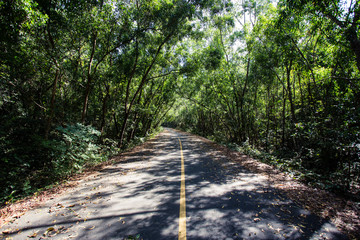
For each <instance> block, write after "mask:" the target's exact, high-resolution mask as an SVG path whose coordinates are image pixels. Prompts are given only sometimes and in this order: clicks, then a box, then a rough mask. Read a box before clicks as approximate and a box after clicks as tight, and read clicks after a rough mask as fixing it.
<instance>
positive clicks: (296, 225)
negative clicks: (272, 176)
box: [8, 131, 342, 240]
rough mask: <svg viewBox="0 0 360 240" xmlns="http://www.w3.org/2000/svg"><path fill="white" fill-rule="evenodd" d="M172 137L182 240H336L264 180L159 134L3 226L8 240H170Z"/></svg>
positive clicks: (189, 141)
mask: <svg viewBox="0 0 360 240" xmlns="http://www.w3.org/2000/svg"><path fill="white" fill-rule="evenodd" d="M178 138H179V139H180V140H181V141H182V145H183V149H184V151H183V155H184V159H185V174H186V207H187V208H186V211H187V212H186V221H187V237H188V239H204V240H205V239H309V238H320V236H322V234H326V235H324V236H328V237H332V238H333V239H335V238H334V237H336V236H337V235H338V234H339V233H338V232H337V231H336V230H335V228H334V227H333V225H331V224H329V223H327V222H326V221H325V220H322V219H320V218H318V217H316V216H314V215H311V214H310V212H309V211H307V210H304V209H302V208H301V207H299V206H297V205H296V204H294V203H293V202H292V201H290V200H288V199H287V198H285V197H284V196H282V195H281V194H280V193H279V192H278V191H277V190H275V189H273V188H272V187H271V186H270V185H269V183H268V182H267V181H266V179H265V177H264V176H261V175H259V174H254V173H251V172H249V171H247V170H245V169H243V168H241V167H239V166H238V165H234V164H233V163H229V162H228V161H226V158H225V157H224V156H221V155H217V157H216V158H213V157H212V154H211V153H210V151H211V149H208V146H207V145H206V144H205V143H204V142H202V141H200V140H198V139H194V138H192V137H189V136H186V135H182V134H180V133H176V132H172V131H166V132H164V133H162V134H161V135H160V136H159V137H158V139H157V140H156V141H155V142H154V143H153V144H152V146H151V147H148V148H144V149H141V150H138V151H134V152H130V153H127V154H126V156H125V159H123V160H122V161H121V162H118V163H116V164H114V165H112V166H108V167H106V168H104V169H103V170H101V171H100V172H99V173H98V174H97V175H94V176H90V177H88V178H87V179H85V180H83V181H81V183H80V185H79V186H78V187H77V188H76V189H75V190H74V191H73V192H71V193H69V194H66V195H63V196H62V197H59V198H57V199H53V200H51V201H50V202H48V203H46V204H45V205H44V206H43V207H41V208H38V209H34V210H32V211H30V212H29V213H28V214H26V215H24V216H23V217H22V218H20V219H18V220H17V221H15V222H14V223H13V224H10V225H9V226H8V227H10V228H11V229H12V230H11V231H10V234H9V235H10V236H11V237H13V239H22V237H23V236H31V235H32V234H34V233H36V234H39V236H40V235H41V234H43V233H45V232H46V231H47V230H48V229H50V228H51V229H52V228H53V229H56V231H55V232H54V236H53V237H52V239H63V238H64V237H65V238H74V239H124V238H126V237H128V236H140V237H141V238H144V239H176V238H177V234H178V216H179V203H180V148H179V142H178ZM214 159H215V160H214ZM39 212H42V215H40V214H37V213H39ZM339 236H340V235H339ZM336 239H342V238H341V236H340V237H338V238H336Z"/></svg>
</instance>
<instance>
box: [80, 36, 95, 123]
mask: <svg viewBox="0 0 360 240" xmlns="http://www.w3.org/2000/svg"><path fill="white" fill-rule="evenodd" d="M96 40H97V33H94V34H93V45H92V49H91V55H90V59H89V65H88V70H87V83H86V88H85V97H84V105H83V110H82V114H81V122H82V123H83V124H84V123H85V118H86V114H87V107H88V102H89V94H90V89H91V80H92V79H91V78H92V77H91V67H92V63H93V60H94V55H95V49H96Z"/></svg>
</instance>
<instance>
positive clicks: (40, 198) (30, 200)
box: [0, 137, 157, 228]
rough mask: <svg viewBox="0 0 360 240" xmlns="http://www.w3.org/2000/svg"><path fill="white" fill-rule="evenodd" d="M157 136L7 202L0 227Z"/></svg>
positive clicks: (90, 176)
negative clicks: (41, 188)
mask: <svg viewBox="0 0 360 240" xmlns="http://www.w3.org/2000/svg"><path fill="white" fill-rule="evenodd" d="M156 138H157V137H154V138H153V139H150V140H148V141H147V142H145V143H143V144H140V145H138V146H136V147H134V148H132V149H129V150H128V151H127V152H124V153H121V154H119V155H116V156H114V157H112V158H111V159H109V160H108V161H106V162H103V163H101V164H99V165H96V166H94V167H90V168H87V169H85V170H84V171H83V172H82V173H78V174H76V175H74V176H72V177H70V178H69V179H67V180H66V181H64V182H63V183H61V184H59V185H57V186H55V187H53V188H51V189H48V190H44V191H40V192H37V193H35V194H34V195H32V196H29V197H26V198H24V199H21V200H18V201H16V202H14V203H9V204H7V205H6V206H4V207H2V208H0V228H1V227H2V226H4V225H5V224H6V223H8V222H11V221H14V220H15V219H17V218H20V217H21V216H22V215H24V214H25V213H26V212H27V211H29V210H30V209H34V208H36V207H38V206H39V205H41V204H42V203H43V202H46V201H48V200H51V199H54V198H57V197H59V196H61V195H63V194H65V193H67V192H68V191H70V190H71V189H74V188H75V187H76V186H78V185H79V181H81V180H84V179H86V178H93V177H96V176H97V175H98V174H99V171H100V170H102V169H104V168H105V167H107V166H109V165H112V164H114V163H117V162H121V161H123V159H124V158H125V156H127V155H130V154H133V153H134V152H137V151H140V150H141V149H143V148H147V147H149V146H150V145H151V144H153V142H154V141H155V139H156Z"/></svg>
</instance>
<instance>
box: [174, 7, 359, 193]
mask: <svg viewBox="0 0 360 240" xmlns="http://www.w3.org/2000/svg"><path fill="white" fill-rule="evenodd" d="M243 3H244V4H237V5H235V6H234V8H232V9H230V10H229V11H220V12H218V13H217V17H214V18H213V19H212V20H209V30H208V31H207V34H206V35H205V38H204V39H203V40H197V41H196V43H193V42H190V43H189V44H188V50H187V52H190V53H193V54H192V56H188V57H187V59H190V60H189V62H196V60H194V59H205V62H203V63H202V65H201V66H198V67H197V68H196V69H194V71H196V73H194V72H192V73H191V75H190V74H186V73H185V76H183V78H182V79H183V81H184V82H183V83H182V85H181V86H182V88H185V89H184V91H179V94H180V96H181V97H182V98H183V102H182V103H181V104H179V105H178V108H177V109H176V110H174V111H173V112H171V114H172V116H171V117H170V118H169V122H170V123H171V125H172V126H178V127H179V128H182V129H185V130H188V131H192V132H194V133H197V134H200V135H203V136H206V137H209V138H211V139H213V140H215V141H218V142H226V143H231V144H234V146H240V147H238V148H239V149H238V150H240V151H243V152H245V153H247V154H250V155H252V156H256V157H257V158H260V159H263V160H264V161H266V162H267V163H270V164H273V165H276V166H278V167H279V168H280V169H283V170H286V171H289V172H291V173H292V174H293V175H294V176H295V177H298V178H299V179H301V180H303V181H306V182H309V183H312V184H317V185H319V186H320V187H323V188H327V189H331V190H334V191H340V190H341V192H343V193H345V192H347V193H350V194H354V195H355V194H356V193H357V192H358V191H359V184H360V182H359V177H358V176H359V173H360V172H359V170H360V169H359V160H360V158H359V150H358V147H357V146H359V143H360V142H359V131H360V122H359V119H360V112H359V109H360V101H359V100H360V99H359V96H360V95H359V89H360V85H359V79H360V73H359V68H358V63H359V61H358V60H357V59H358V52H357V49H358V48H356V44H358V43H359V41H358V38H359V35H358V26H359V25H358V24H357V25H356V24H355V22H357V21H358V19H359V16H360V15H359V5H358V3H357V2H356V3H355V2H352V3H351V4H350V5H344V3H343V2H342V1H335V2H332V3H331V4H330V7H327V6H324V4H323V3H321V2H316V3H309V2H308V1H297V2H294V1H280V2H279V3H278V4H277V6H276V7H275V6H274V5H273V4H272V3H270V2H268V1H256V2H255V1H244V2H243ZM229 16H230V17H232V18H233V19H234V20H235V21H236V23H237V24H235V25H237V27H235V28H234V25H231V24H230V25H226V24H218V23H219V21H218V20H217V19H218V18H224V19H227V18H228V17H229ZM212 21H213V22H212ZM220 22H221V21H220ZM355 32H356V33H355ZM349 34H350V35H349ZM199 46H202V47H199ZM194 49H199V50H198V51H195V50H194ZM210 56H211V57H210ZM186 61H187V60H186ZM186 64H187V63H186V62H185V65H186ZM190 89H195V91H194V90H190Z"/></svg>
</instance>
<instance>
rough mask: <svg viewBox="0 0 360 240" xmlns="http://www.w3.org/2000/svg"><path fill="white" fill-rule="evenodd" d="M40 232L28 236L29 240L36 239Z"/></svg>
mask: <svg viewBox="0 0 360 240" xmlns="http://www.w3.org/2000/svg"><path fill="white" fill-rule="evenodd" d="M38 232H39V231H36V232H33V233H32V234H31V235H29V236H28V238H36V236H37V235H38Z"/></svg>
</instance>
